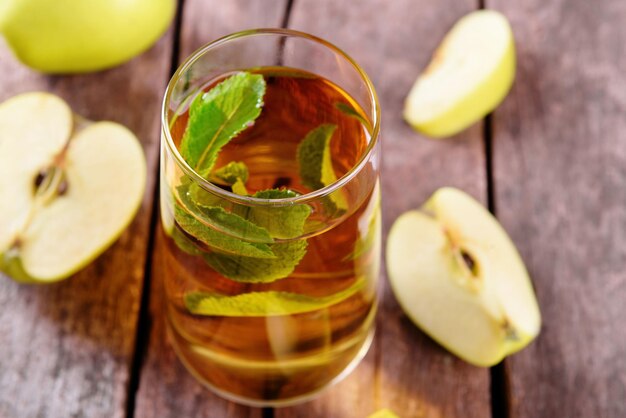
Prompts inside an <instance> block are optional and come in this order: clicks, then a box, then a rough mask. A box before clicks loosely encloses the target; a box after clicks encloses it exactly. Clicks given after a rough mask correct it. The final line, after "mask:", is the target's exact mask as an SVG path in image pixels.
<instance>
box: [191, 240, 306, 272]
mask: <svg viewBox="0 0 626 418" xmlns="http://www.w3.org/2000/svg"><path fill="white" fill-rule="evenodd" d="M269 248H270V251H271V252H272V253H273V254H274V258H267V257H266V258H260V257H256V256H243V255H241V256H233V255H227V254H220V253H217V252H215V253H209V254H205V255H204V256H203V257H204V260H205V261H206V262H207V263H208V264H209V265H210V266H211V267H212V268H213V269H214V270H215V271H217V272H218V273H220V274H221V275H222V276H224V277H228V278H229V279H231V280H234V281H237V282H244V283H269V282H273V281H276V280H280V279H284V278H285V277H287V276H289V275H290V274H291V273H293V270H294V269H295V268H296V266H297V265H298V264H299V263H300V260H302V258H303V257H304V255H305V254H306V248H307V242H306V240H299V241H293V242H285V243H275V244H271V245H269Z"/></svg>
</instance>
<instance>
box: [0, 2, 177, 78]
mask: <svg viewBox="0 0 626 418" xmlns="http://www.w3.org/2000/svg"><path fill="white" fill-rule="evenodd" d="M174 11H175V2H174V0H90V1H85V0H63V1H58V0H2V1H0V32H1V33H2V34H3V35H4V37H5V38H6V40H7V42H8V44H9V46H10V47H11V48H12V49H13V51H14V52H15V54H16V55H17V57H18V58H19V59H20V61H22V62H23V63H24V64H26V65H28V66H29V67H32V68H34V69H36V70H39V71H42V72H46V73H80V72H89V71H97V70H102V69H105V68H109V67H113V66H115V65H118V64H120V63H122V62H124V61H127V60H129V59H130V58H132V57H134V56H135V55H137V54H139V53H141V52H143V51H145V50H146V49H148V47H150V46H151V45H152V44H153V43H154V42H155V41H156V40H157V39H158V37H159V36H160V35H161V34H162V33H163V32H164V31H165V29H166V28H167V27H168V25H169V23H170V21H171V20H172V17H173V16H174Z"/></svg>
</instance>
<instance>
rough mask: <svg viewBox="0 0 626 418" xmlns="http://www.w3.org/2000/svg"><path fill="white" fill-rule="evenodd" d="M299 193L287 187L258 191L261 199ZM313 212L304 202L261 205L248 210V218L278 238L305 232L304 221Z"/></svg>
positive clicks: (287, 196) (288, 237) (293, 195)
mask: <svg viewBox="0 0 626 418" xmlns="http://www.w3.org/2000/svg"><path fill="white" fill-rule="evenodd" d="M296 196H298V194H297V193H296V192H293V191H291V190H287V189H283V190H280V189H270V190H262V191H259V192H256V193H255V194H254V197H257V198H259V199H286V198H291V197H296ZM310 214H311V207H310V206H309V205H304V204H294V205H291V206H277V207H260V206H254V207H252V208H250V210H249V211H248V216H247V217H248V219H249V220H250V221H251V222H254V223H255V224H257V225H260V226H262V227H264V228H266V229H267V230H268V231H269V233H270V235H271V236H272V237H274V238H278V239H290V238H297V237H299V236H300V235H302V233H303V232H304V223H305V222H306V220H307V218H308V217H309V215H310Z"/></svg>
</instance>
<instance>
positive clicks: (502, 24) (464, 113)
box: [404, 10, 515, 138]
mask: <svg viewBox="0 0 626 418" xmlns="http://www.w3.org/2000/svg"><path fill="white" fill-rule="evenodd" d="M514 78H515V44H514V39H513V32H512V30H511V26H510V25H509V22H508V20H507V19H506V17H504V16H503V15H502V14H500V13H498V12H496V11H494V10H478V11H475V12H472V13H469V14H468V15H466V16H464V17H463V18H461V19H460V20H459V21H458V22H457V23H456V24H455V25H454V27H453V28H452V30H451V31H450V32H449V33H448V34H447V35H446V37H445V38H444V40H443V41H442V43H441V45H440V46H439V48H438V49H437V50H436V51H435V53H434V55H433V58H432V60H431V62H430V64H429V65H428V67H427V68H426V70H425V71H424V72H423V73H422V74H421V75H420V77H419V78H418V79H417V81H416V82H415V84H414V85H413V88H412V89H411V91H410V93H409V95H408V97H407V99H406V102H405V107H404V118H405V119H406V121H407V122H408V123H409V124H410V125H411V126H413V128H415V129H416V130H417V131H419V132H422V133H424V134H425V135H428V136H431V137H434V138H440V137H446V136H451V135H454V134H456V133H458V132H460V131H462V130H463V129H465V128H467V127H469V126H470V125H472V124H473V123H475V122H477V121H478V120H480V119H482V118H483V117H484V116H485V115H487V114H488V113H489V112H491V111H492V110H493V109H495V107H496V106H498V104H499V103H500V102H501V101H502V100H503V99H504V97H505V96H506V94H507V93H508V91H509V90H510V88H511V85H512V84H513V79H514Z"/></svg>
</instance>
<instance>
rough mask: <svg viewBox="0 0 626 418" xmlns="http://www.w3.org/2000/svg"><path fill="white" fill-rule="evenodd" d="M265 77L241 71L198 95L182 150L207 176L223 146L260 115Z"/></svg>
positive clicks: (203, 174)
mask: <svg viewBox="0 0 626 418" xmlns="http://www.w3.org/2000/svg"><path fill="white" fill-rule="evenodd" d="M264 94H265V80H264V79H263V76H262V75H260V74H250V73H246V72H241V73H238V74H235V75H233V76H231V77H228V78H227V79H226V80H224V81H222V82H221V83H219V84H218V85H216V86H215V87H213V88H212V89H211V90H209V91H208V92H206V93H203V94H199V95H198V97H196V98H195V99H194V101H193V102H192V104H191V107H190V109H189V122H188V124H187V128H186V130H185V133H184V134H183V139H182V142H181V145H180V153H181V155H182V156H183V158H184V159H185V161H187V163H188V164H189V165H190V166H191V167H192V168H193V169H194V170H195V171H196V172H197V173H199V174H200V175H201V176H203V177H208V175H209V173H210V172H211V169H212V168H213V165H214V164H215V160H216V158H217V154H218V153H219V151H220V149H221V148H222V147H223V146H224V145H226V144H227V143H228V141H230V140H231V139H232V138H234V137H235V136H236V135H237V134H239V133H240V132H241V131H243V130H244V129H246V128H247V127H249V126H250V125H251V124H252V123H253V122H254V121H255V120H256V118H257V117H258V116H259V115H260V114H261V107H262V106H263V96H264Z"/></svg>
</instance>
